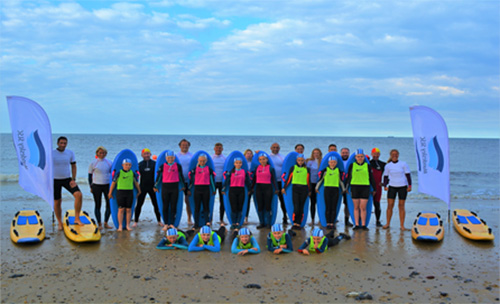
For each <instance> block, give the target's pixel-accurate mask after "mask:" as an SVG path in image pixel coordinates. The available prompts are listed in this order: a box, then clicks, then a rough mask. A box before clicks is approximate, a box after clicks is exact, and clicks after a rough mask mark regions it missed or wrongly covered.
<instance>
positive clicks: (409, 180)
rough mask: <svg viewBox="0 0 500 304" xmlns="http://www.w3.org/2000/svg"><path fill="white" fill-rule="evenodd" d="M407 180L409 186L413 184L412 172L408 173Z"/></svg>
mask: <svg viewBox="0 0 500 304" xmlns="http://www.w3.org/2000/svg"><path fill="white" fill-rule="evenodd" d="M405 175H406V180H407V181H408V186H411V175H410V173H406V174H405Z"/></svg>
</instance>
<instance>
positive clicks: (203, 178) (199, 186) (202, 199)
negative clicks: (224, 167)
mask: <svg viewBox="0 0 500 304" xmlns="http://www.w3.org/2000/svg"><path fill="white" fill-rule="evenodd" d="M214 178H215V173H214V171H213V170H212V169H211V168H210V166H207V155H205V154H201V155H200V156H199V157H198V164H197V165H196V168H194V169H193V170H191V171H190V172H189V189H193V191H194V194H193V199H194V228H195V229H196V228H199V227H200V213H201V206H202V205H203V216H204V218H205V219H209V218H210V217H209V214H210V192H212V193H213V194H215V191H216V189H215V180H214ZM190 191H191V190H189V191H188V195H190ZM205 224H206V225H208V226H210V225H211V224H210V222H206V223H205Z"/></svg>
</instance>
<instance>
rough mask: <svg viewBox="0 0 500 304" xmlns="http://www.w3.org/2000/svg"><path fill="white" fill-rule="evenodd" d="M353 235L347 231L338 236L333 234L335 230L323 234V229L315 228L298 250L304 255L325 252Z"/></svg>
mask: <svg viewBox="0 0 500 304" xmlns="http://www.w3.org/2000/svg"><path fill="white" fill-rule="evenodd" d="M350 239H351V237H350V236H349V235H347V234H345V233H341V234H339V235H338V236H337V237H334V236H333V230H332V231H330V233H328V234H327V235H324V234H323V230H321V229H319V228H314V230H313V233H312V235H311V236H310V237H309V238H307V239H306V240H305V241H304V243H303V244H302V245H301V246H300V247H299V249H298V252H299V253H302V254H303V255H310V254H311V253H323V252H325V251H327V250H328V248H330V247H333V246H335V245H337V244H338V243H340V241H341V240H350Z"/></svg>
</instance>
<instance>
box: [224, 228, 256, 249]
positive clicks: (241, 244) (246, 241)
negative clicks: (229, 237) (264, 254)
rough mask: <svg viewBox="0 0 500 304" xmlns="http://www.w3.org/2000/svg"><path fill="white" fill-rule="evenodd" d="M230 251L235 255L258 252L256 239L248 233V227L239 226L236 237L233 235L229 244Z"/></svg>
mask: <svg viewBox="0 0 500 304" xmlns="http://www.w3.org/2000/svg"><path fill="white" fill-rule="evenodd" d="M231 252H232V253H234V254H237V255H245V254H247V253H254V254H255V253H259V252H260V247H259V244H258V243H257V240H256V239H255V238H254V237H253V235H252V234H251V233H250V230H248V228H241V229H240V230H239V231H238V237H235V238H234V240H233V244H232V246H231Z"/></svg>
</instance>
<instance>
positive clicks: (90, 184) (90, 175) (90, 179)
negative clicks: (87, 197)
mask: <svg viewBox="0 0 500 304" xmlns="http://www.w3.org/2000/svg"><path fill="white" fill-rule="evenodd" d="M89 186H92V173H89Z"/></svg>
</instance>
